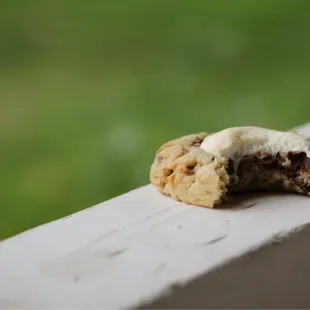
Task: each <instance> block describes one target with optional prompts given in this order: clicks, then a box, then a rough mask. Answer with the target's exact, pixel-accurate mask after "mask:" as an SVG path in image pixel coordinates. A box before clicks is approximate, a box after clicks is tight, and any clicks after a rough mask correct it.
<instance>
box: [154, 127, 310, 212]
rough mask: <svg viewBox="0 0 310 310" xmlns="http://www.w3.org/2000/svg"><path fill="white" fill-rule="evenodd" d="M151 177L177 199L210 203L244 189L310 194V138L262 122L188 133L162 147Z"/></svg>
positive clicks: (165, 192) (216, 203) (205, 204)
mask: <svg viewBox="0 0 310 310" xmlns="http://www.w3.org/2000/svg"><path fill="white" fill-rule="evenodd" d="M150 181H151V183H152V184H153V185H155V186H156V187H157V188H158V189H159V191H160V192H162V193H163V194H166V195H169V196H171V197H172V198H173V199H175V200H178V201H183V202H185V203H188V204H193V205H197V206H203V207H208V208H214V207H217V206H220V205H221V204H222V203H223V202H225V201H226V200H227V199H228V198H229V197H230V196H232V195H233V194H234V193H236V192H242V191H257V190H259V191H261V190H263V191H289V192H297V193H300V194H305V195H310V141H309V140H308V139H306V138H305V137H303V136H301V135H299V134H297V133H295V132H282V131H276V130H270V129H265V128H259V127H235V128H228V129H225V130H222V131H219V132H216V133H210V134H208V133H197V134H193V135H188V136H184V137H181V138H179V139H176V140H173V141H170V142H167V143H165V144H164V145H162V146H161V147H160V148H159V150H158V151H157V153H156V158H155V160H154V162H153V164H152V167H151V171H150Z"/></svg>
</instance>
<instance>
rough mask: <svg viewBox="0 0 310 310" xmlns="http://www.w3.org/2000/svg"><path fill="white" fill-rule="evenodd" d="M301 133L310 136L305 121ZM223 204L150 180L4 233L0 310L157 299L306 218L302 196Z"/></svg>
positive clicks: (309, 210)
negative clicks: (198, 201) (161, 189)
mask: <svg viewBox="0 0 310 310" xmlns="http://www.w3.org/2000/svg"><path fill="white" fill-rule="evenodd" d="M300 132H301V133H303V134H305V135H308V136H310V124H308V125H305V126H303V127H301V128H300ZM230 207H231V208H226V209H221V210H212V209H205V208H200V207H195V206H189V205H186V204H183V203H179V202H176V201H174V200H172V199H170V198H169V197H165V196H163V195H160V194H159V193H158V192H157V191H156V189H154V188H153V187H152V186H150V185H147V186H144V187H141V188H139V189H136V190H134V191H131V192H129V193H127V194H124V195H122V196H119V197H116V198H114V199H111V200H109V201H106V202H104V203H101V204H98V205H96V206H94V207H92V208H89V209H86V210H84V211H81V212H78V213H76V214H73V215H71V216H68V217H66V218H63V219H59V220H57V221H54V222H52V223H48V224H46V225H42V226H39V227H37V228H35V229H32V230H29V231H27V232H24V233H22V234H19V235H17V236H15V237H12V238H10V239H7V240H5V241H3V242H1V243H0V308H3V309H4V308H6V309H8V308H15V309H16V308H23V309H26V308H27V309H34V308H40V309H47V308H48V309H61V308H62V309H64V308H75V309H86V308H88V309H89V308H109V309H115V308H132V307H135V306H137V305H140V304H143V303H148V302H151V301H152V300H154V302H155V301H158V300H160V299H161V298H162V297H163V296H164V295H165V294H167V293H168V292H169V289H171V288H173V287H175V286H176V285H182V284H185V283H188V282H189V281H195V279H196V278H198V277H200V276H201V275H205V274H207V273H208V272H210V271H212V270H214V268H215V267H218V266H220V265H224V264H227V263H228V262H230V261H232V260H233V259H235V258H238V257H241V256H242V255H244V254H245V253H248V252H251V251H253V250H255V249H257V248H259V247H261V246H262V245H264V244H268V243H272V242H275V240H280V241H281V240H282V239H283V238H285V237H286V236H288V235H289V234H290V233H291V232H292V231H293V232H294V231H296V230H299V229H302V228H303V227H305V226H306V225H307V224H309V223H310V198H309V197H306V196H301V195H293V194H281V193H278V194H252V195H241V196H240V197H238V198H236V200H235V201H234V202H233V203H232V204H231V205H230ZM262 227H264V228H263V229H262ZM193 307H194V305H193Z"/></svg>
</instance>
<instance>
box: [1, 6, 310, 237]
mask: <svg viewBox="0 0 310 310" xmlns="http://www.w3.org/2000/svg"><path fill="white" fill-rule="evenodd" d="M309 13H310V1H307V0H305V1H299V0H294V1H293V0H291V1H289V0H287V1H282V0H278V1H277V0H273V1H265V0H262V1H239V0H236V1H230V0H227V1H223V0H219V1H207V0H206V1H202V0H201V1H198V0H196V1H195V0H193V1H186V0H166V1H162V0H156V1H151V0H140V1H138V0H128V1H121V0H119V1H117V0H116V1H80V0H74V1H73V0H67V1H39V0H2V1H1V2H0V69H1V70H0V145H1V152H0V171H1V190H0V195H1V201H0V203H1V205H0V239H3V238H6V237H9V236H11V235H13V234H16V233H18V232H21V231H23V230H26V229H28V228H31V227H34V226H36V225H38V224H41V223H45V222H48V221H51V220H54V219H56V218H59V217H62V216H65V215H67V214H70V213H72V212H75V211H78V210H81V209H83V208H86V207H89V206H91V205H93V204H96V203H99V202H101V201H104V200H106V199H109V198H111V197H113V196H115V195H118V194H121V193H123V192H125V191H128V190H130V189H133V188H135V187H137V186H140V185H143V184H146V183H147V182H148V172H149V167H150V164H151V162H152V160H153V156H154V153H155V151H156V149H157V148H158V146H159V145H160V144H161V143H163V142H164V141H165V140H168V139H172V138H174V137H176V136H180V135H183V134H188V133H192V132H196V131H213V130H220V129H222V128H224V127H229V126H240V125H256V126H265V127H270V128H276V129H287V128H291V127H294V126H296V125H299V124H302V123H304V122H307V121H309V119H310V117H309V116H310V102H309V99H310V87H309V82H310V58H309V55H310V18H309Z"/></svg>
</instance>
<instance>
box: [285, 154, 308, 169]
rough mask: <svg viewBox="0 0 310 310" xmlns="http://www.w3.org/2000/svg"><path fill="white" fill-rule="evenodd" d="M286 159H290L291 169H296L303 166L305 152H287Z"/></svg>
mask: <svg viewBox="0 0 310 310" xmlns="http://www.w3.org/2000/svg"><path fill="white" fill-rule="evenodd" d="M287 157H288V159H289V160H290V161H291V169H294V170H298V169H300V168H302V167H303V166H304V162H305V159H306V153H305V152H288V154H287Z"/></svg>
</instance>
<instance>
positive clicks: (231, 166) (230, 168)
mask: <svg viewBox="0 0 310 310" xmlns="http://www.w3.org/2000/svg"><path fill="white" fill-rule="evenodd" d="M227 172H228V174H233V173H234V172H235V168H234V161H233V160H232V159H229V160H228V168H227Z"/></svg>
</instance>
